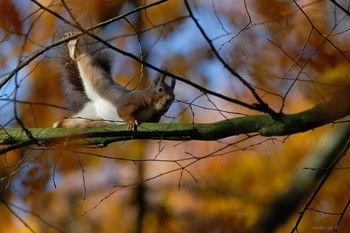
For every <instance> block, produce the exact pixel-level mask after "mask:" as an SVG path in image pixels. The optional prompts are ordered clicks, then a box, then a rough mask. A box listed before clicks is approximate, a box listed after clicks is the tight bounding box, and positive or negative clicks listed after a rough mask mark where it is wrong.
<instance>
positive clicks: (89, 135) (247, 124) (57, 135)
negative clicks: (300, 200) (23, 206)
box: [0, 97, 350, 153]
mask: <svg viewBox="0 0 350 233" xmlns="http://www.w3.org/2000/svg"><path fill="white" fill-rule="evenodd" d="M347 115H350V102H349V101H348V98H347V97H346V98H344V97H342V98H335V99H332V100H330V101H328V102H325V103H321V104H318V105H316V106H315V107H313V108H311V109H309V110H306V111H303V112H300V113H296V114H281V117H279V118H278V119H275V118H273V117H271V116H270V115H255V116H244V117H237V118H233V119H229V120H224V121H219V122H215V123H208V124H204V123H201V124H191V123H190V124H155V123H144V124H142V125H140V127H139V128H138V131H126V126H125V125H115V126H109V127H104V128H85V129H56V128H34V129H28V131H29V132H30V133H31V135H32V136H33V138H34V139H35V141H33V140H32V139H31V138H29V137H28V135H27V134H26V133H25V132H24V130H23V129H21V128H9V129H5V128H3V129H1V130H0V145H10V146H8V147H5V148H3V149H2V150H0V153H5V152H7V151H9V150H12V149H16V148H19V147H22V146H26V145H30V144H37V145H39V146H70V145H97V146H101V147H103V146H107V145H108V144H109V143H112V142H117V141H126V140H134V139H157V140H180V141H183V140H218V139H222V138H226V137H230V136H235V135H240V134H248V133H259V134H260V135H261V136H283V135H290V134H295V133H299V132H304V131H307V130H310V129H314V128H317V127H320V126H322V125H325V124H328V123H331V122H334V121H335V120H338V119H340V118H342V117H345V116H347Z"/></svg>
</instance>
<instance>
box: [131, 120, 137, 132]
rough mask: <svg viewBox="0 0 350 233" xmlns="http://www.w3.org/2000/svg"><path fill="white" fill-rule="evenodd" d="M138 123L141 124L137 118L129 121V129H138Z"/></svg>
mask: <svg viewBox="0 0 350 233" xmlns="http://www.w3.org/2000/svg"><path fill="white" fill-rule="evenodd" d="M138 125H139V123H138V122H137V120H134V121H132V122H129V123H128V131H136V130H137V126H138Z"/></svg>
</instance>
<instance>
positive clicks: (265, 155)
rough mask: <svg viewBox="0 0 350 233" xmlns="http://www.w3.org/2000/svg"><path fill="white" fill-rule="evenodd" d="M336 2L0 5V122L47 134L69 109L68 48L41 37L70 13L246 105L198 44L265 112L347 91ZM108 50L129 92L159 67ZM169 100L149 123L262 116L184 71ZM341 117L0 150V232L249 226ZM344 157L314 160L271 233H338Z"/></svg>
mask: <svg viewBox="0 0 350 233" xmlns="http://www.w3.org/2000/svg"><path fill="white" fill-rule="evenodd" d="M186 3H187V4H189V6H186ZM148 4H153V5H152V6H150V7H144V8H142V7H143V6H147V5H148ZM188 7H189V8H188ZM349 7H350V2H349V1H345V0H338V1H337V2H336V1H322V0H317V1H312V0H298V1H284V0H268V1H264V0H255V1H245V0H235V1H232V0H231V1H230V0H222V1H210V0H201V1H199V0H193V1H188V2H186V1H183V0H168V1H159V2H158V3H157V1H148V0H144V1H136V0H134V1H132V0H129V1H121V0H86V1H79V0H66V1H63V0H42V1H36V0H31V1H20V0H12V1H11V0H0V58H1V59H0V67H1V69H0V72H1V73H0V88H1V89H0V104H1V108H0V112H1V114H0V125H1V127H2V128H5V129H6V128H11V127H22V128H24V129H27V128H35V127H40V128H45V127H51V126H52V124H53V122H55V121H57V120H59V119H61V118H62V117H64V116H69V115H70V112H69V111H70V110H69V109H68V108H67V106H68V105H67V103H66V99H65V97H64V95H63V92H62V86H61V85H60V74H61V73H62V71H61V70H58V69H57V66H56V65H55V62H57V61H56V60H57V59H55V58H56V57H57V56H58V53H59V51H60V47H61V46H65V44H64V43H62V44H61V45H58V44H57V46H56V45H55V46H51V45H52V44H53V43H54V42H55V41H57V40H58V39H60V35H62V31H63V30H66V28H74V25H76V22H75V20H77V21H78V22H79V24H81V25H82V26H83V27H85V28H90V27H93V26H95V25H97V24H99V23H102V26H101V27H100V28H99V30H100V34H101V35H103V38H104V39H105V40H106V41H107V42H108V43H110V44H113V45H114V46H116V47H117V48H120V49H121V50H123V51H126V52H128V53H131V54H133V55H135V56H136V57H139V58H140V59H141V60H142V61H144V62H147V63H149V64H152V65H153V66H155V67H160V68H162V67H163V68H166V70H167V71H168V72H170V73H172V74H175V75H178V76H180V77H184V78H185V79H186V80H189V81H191V82H192V83H195V84H197V85H199V86H201V87H204V88H206V89H208V90H212V91H213V92H215V93H220V94H221V95H224V96H227V97H229V98H232V99H238V100H240V101H242V102H245V103H247V104H250V105H252V106H256V105H255V104H256V103H257V99H256V98H255V97H254V95H253V94H252V92H251V90H250V89H249V88H247V86H245V85H244V83H242V82H241V81H240V80H239V79H237V77H236V76H235V75H233V74H232V72H230V71H229V70H228V69H227V67H225V65H223V63H222V62H221V61H220V59H219V57H218V55H217V54H215V52H214V51H213V48H212V47H210V44H211V45H212V46H213V47H214V48H215V50H216V51H217V52H218V53H219V54H220V57H221V58H222V59H223V60H224V61H225V62H226V64H227V65H228V66H229V67H231V68H232V69H233V70H235V72H237V73H238V74H239V75H240V76H241V77H243V78H244V80H245V81H246V82H247V84H248V85H249V86H250V87H252V89H253V90H254V91H255V92H256V93H257V95H258V96H259V97H260V98H261V99H262V100H263V101H264V102H265V103H267V104H268V106H269V107H270V108H271V109H273V110H274V111H275V112H276V113H279V112H283V113H296V112H300V111H303V110H306V109H309V108H311V107H313V106H314V105H316V104H319V103H323V102H325V101H327V100H329V99H332V98H340V97H342V96H347V97H344V98H348V92H349V84H350V79H349V74H350V72H349V70H350V64H349V59H350V55H349V54H348V53H349V48H350V42H349V41H350V40H349V39H350V30H349V29H350V18H349V16H350V11H349V10H348V9H349ZM139 8H142V9H139ZM137 9H138V10H137ZM189 10H191V11H192V13H193V14H194V18H193V17H191V15H190V13H189ZM128 12H131V13H130V14H129V13H128ZM123 14H126V16H124V17H120V18H116V17H118V16H120V15H123ZM72 15H74V19H73V18H72V17H71V16H72ZM113 18H116V20H112V22H109V23H105V24H104V23H103V22H105V21H107V20H110V19H113ZM196 23H199V25H200V27H201V28H199V27H198V25H196ZM69 24H70V25H69ZM72 25H73V26H72ZM74 29H75V30H77V31H78V29H77V28H74ZM200 29H203V30H204V34H203V32H201V31H200ZM204 35H207V36H208V38H207V39H206V38H205V36H204ZM101 37H102V36H101ZM38 51H42V52H40V54H37V55H36V53H38ZM112 54H113V56H114V65H115V66H114V70H113V73H114V75H115V80H116V81H117V82H119V83H121V84H122V85H127V87H128V88H139V89H140V88H141V89H142V88H144V87H145V86H146V85H148V83H150V82H151V80H152V79H154V78H155V77H156V76H157V75H158V74H157V72H155V70H154V69H150V68H149V67H147V65H146V66H145V65H144V64H142V63H140V62H139V61H137V60H135V59H133V58H132V57H130V56H125V55H123V54H120V53H118V52H116V51H112ZM33 55H35V56H34V57H32V56H33ZM19 66H20V68H19V69H16V68H17V67H19ZM175 95H176V101H175V102H174V104H173V105H172V107H171V109H170V110H169V111H168V112H167V113H166V114H165V116H164V117H163V118H162V120H161V121H162V122H165V123H169V124H171V123H211V122H217V121H221V120H225V119H229V118H235V117H241V116H247V115H255V114H262V113H261V112H257V111H254V110H252V109H248V108H246V107H245V106H241V105H239V104H236V103H232V102H230V101H227V100H224V99H222V98H220V97H219V96H213V95H210V94H208V93H206V92H204V91H202V90H198V89H197V88H195V87H194V86H193V85H192V86H191V85H188V84H187V83H185V82H181V81H178V82H177V86H176V88H175ZM346 121H347V120H346V119H345V120H342V119H339V120H338V121H337V122H335V124H332V125H331V124H328V125H325V126H322V127H319V128H316V129H314V130H311V131H307V132H304V133H299V134H295V135H289V136H284V137H277V136H276V137H263V136H260V135H259V134H258V133H255V134H252V133H250V134H245V133H244V132H243V133H242V134H241V135H239V136H234V137H228V138H224V139H221V140H216V141H186V140H184V141H181V142H179V141H163V140H130V141H125V142H117V143H113V144H111V145H109V146H108V147H100V146H99V145H96V146H85V147H83V146H72V147H64V146H63V145H61V146H52V147H50V146H48V147H40V146H38V145H32V146H23V147H20V148H16V149H14V150H11V151H9V152H6V153H4V154H1V155H0V198H1V199H2V204H0V216H1V218H0V232H7V233H11V232H16V233H19V232H46V233H50V232H74V233H76V232H78V233H79V232H84V233H86V232H122V233H124V232H125V233H129V232H137V233H139V232H142V233H156V232H158V233H192V232H193V233H196V232H212V233H214V232H248V231H249V230H251V231H252V232H253V230H252V229H253V228H254V226H256V222H259V221H258V220H259V219H261V218H262V217H263V216H262V215H263V214H264V213H265V212H264V210H265V209H266V208H268V207H269V206H270V204H271V203H273V202H274V200H276V198H277V197H279V196H280V194H281V193H283V192H285V191H286V190H287V189H288V188H289V187H290V185H291V184H292V180H293V177H294V175H295V174H297V173H298V172H300V171H302V170H304V169H311V170H312V169H313V168H314V167H311V168H310V167H308V168H305V167H300V164H304V161H305V160H307V159H308V156H309V154H310V153H311V152H312V151H313V150H314V149H315V148H316V147H317V146H318V145H319V144H320V142H319V141H320V138H322V136H323V135H324V134H326V133H327V132H329V131H332V130H335V129H337V128H342V127H349V125H348V124H347V123H346ZM329 141H331V138H329ZM323 145H324V146H325V147H326V148H327V145H328V144H327V143H323ZM334 156H337V155H334ZM341 156H343V157H342V158H341V159H339V160H336V163H335V164H333V163H330V164H329V165H328V166H326V167H321V168H314V170H315V174H316V173H318V172H319V171H320V172H323V171H326V170H327V171H331V170H328V169H332V172H331V173H330V174H329V175H330V176H329V177H328V179H327V180H326V182H324V183H323V184H322V186H320V190H317V192H315V188H316V187H318V186H316V183H317V181H318V180H317V179H316V180H315V182H314V183H313V185H310V186H308V187H306V189H307V190H309V192H308V193H307V195H305V196H304V197H303V198H302V199H301V200H300V201H299V202H298V204H297V205H296V206H293V207H294V208H295V209H294V210H293V212H292V213H291V214H290V215H289V216H288V218H286V219H283V221H281V223H280V224H278V225H275V226H274V228H273V229H274V231H275V232H281V233H282V232H300V233H301V232H348V231H349V229H350V211H349V209H348V207H349V203H350V195H349V194H350V176H349V170H350V159H349V154H347V153H346V152H343V154H341ZM333 165H334V166H333ZM312 194H315V195H312ZM307 200H309V203H308V205H307V206H306V203H307ZM310 200H311V201H310ZM305 206H306V207H305ZM301 213H302V215H300V214H301ZM300 216H302V217H301V218H299V217H300ZM276 218H278V216H276ZM255 230H256V231H257V232H264V231H263V230H261V229H255V228H254V232H255Z"/></svg>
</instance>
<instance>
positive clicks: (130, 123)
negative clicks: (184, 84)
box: [53, 33, 175, 130]
mask: <svg viewBox="0 0 350 233" xmlns="http://www.w3.org/2000/svg"><path fill="white" fill-rule="evenodd" d="M66 35H67V36H70V35H73V33H66ZM85 39H86V38H81V40H82V41H84V40H85ZM79 41H80V39H73V40H70V41H69V42H68V43H67V47H68V54H69V56H68V55H67V56H66V57H64V56H63V60H64V70H63V76H65V79H66V80H65V82H66V84H67V85H66V90H65V91H66V94H67V96H68V97H70V98H71V99H72V102H73V107H74V109H75V110H76V113H75V114H74V115H73V116H71V117H69V118H65V119H62V120H60V121H57V122H56V123H54V125H53V127H55V128H60V127H61V128H75V127H76V128H84V127H87V128H88V127H100V126H105V125H109V124H122V123H127V130H137V126H138V125H139V124H141V123H142V122H158V121H159V120H160V118H161V116H162V115H163V114H164V113H165V112H166V111H167V110H168V109H169V107H170V106H171V104H172V102H173V101H174V98H175V95H174V87H175V80H174V79H172V81H171V84H170V86H169V85H168V84H167V83H165V75H164V76H162V77H159V78H157V79H156V80H154V81H153V83H152V85H151V86H150V87H148V88H147V89H145V90H129V89H127V88H125V87H123V86H121V85H120V84H118V83H116V82H114V81H113V79H112V76H111V59H110V56H109V54H108V53H107V52H103V46H101V45H100V44H98V43H97V42H94V43H88V44H82V45H80V44H79V45H78V42H79ZM66 53H67V52H66Z"/></svg>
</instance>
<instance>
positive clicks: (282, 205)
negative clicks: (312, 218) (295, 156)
mask: <svg viewBox="0 0 350 233" xmlns="http://www.w3.org/2000/svg"><path fill="white" fill-rule="evenodd" d="M349 143H350V123H349V122H347V123H346V124H344V125H342V127H338V128H337V129H334V130H332V131H331V132H330V133H328V134H326V135H324V136H323V137H322V138H321V140H320V141H319V143H318V146H317V148H316V149H315V150H314V151H313V152H312V153H310V154H309V155H308V156H306V158H305V160H304V161H303V162H302V163H301V164H300V166H299V168H298V169H297V172H296V174H295V176H294V177H293V179H292V182H291V183H290V185H288V188H287V189H286V190H285V192H283V193H282V194H281V195H280V196H279V197H277V198H276V199H275V200H274V201H273V202H272V203H271V204H270V205H269V206H267V207H266V209H265V210H264V211H263V212H262V214H260V217H259V219H258V220H257V222H256V223H255V224H254V226H253V227H252V229H250V231H249V232H251V233H255V232H257V233H265V232H266V233H267V232H274V231H275V230H276V229H277V228H278V226H279V225H281V224H282V223H283V222H285V221H286V220H287V219H288V218H289V217H290V215H292V214H293V213H295V210H296V208H297V207H298V205H299V204H300V203H301V201H303V200H304V198H305V197H306V196H308V195H309V194H310V193H311V191H312V190H314V191H313V193H312V195H311V196H310V198H309V200H308V201H307V203H306V205H305V206H304V208H303V210H302V211H301V212H300V213H299V218H298V220H297V222H296V224H295V226H294V227H293V230H292V231H291V232H298V225H299V223H300V221H301V219H302V217H303V216H304V214H305V212H306V211H307V209H308V208H309V206H310V204H311V203H312V202H313V200H314V198H315V197H316V195H317V193H318V192H319V191H320V189H321V188H322V186H323V184H324V183H325V182H326V180H327V178H328V177H329V175H330V174H331V172H332V170H333V168H334V167H335V165H336V164H337V163H338V162H339V160H340V159H341V158H342V157H343V155H344V154H345V153H346V151H347V150H348V148H349ZM319 180H320V181H319ZM318 181H319V182H318ZM337 227H339V226H337Z"/></svg>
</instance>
